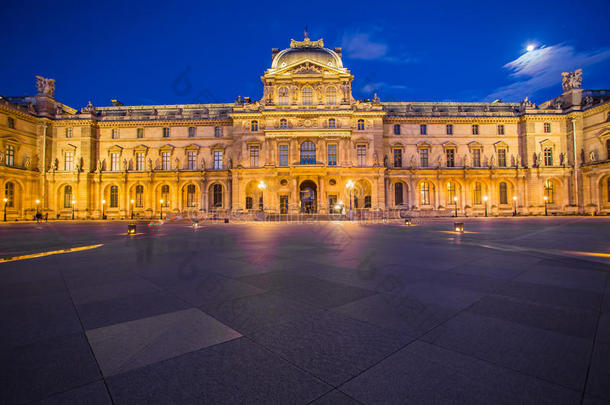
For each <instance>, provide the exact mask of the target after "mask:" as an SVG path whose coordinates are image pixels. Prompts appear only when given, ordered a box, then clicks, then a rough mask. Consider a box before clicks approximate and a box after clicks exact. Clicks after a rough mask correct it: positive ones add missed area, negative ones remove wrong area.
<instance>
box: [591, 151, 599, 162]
mask: <svg viewBox="0 0 610 405" xmlns="http://www.w3.org/2000/svg"><path fill="white" fill-rule="evenodd" d="M589 162H597V157H596V156H595V151H594V150H592V151H591V152H589Z"/></svg>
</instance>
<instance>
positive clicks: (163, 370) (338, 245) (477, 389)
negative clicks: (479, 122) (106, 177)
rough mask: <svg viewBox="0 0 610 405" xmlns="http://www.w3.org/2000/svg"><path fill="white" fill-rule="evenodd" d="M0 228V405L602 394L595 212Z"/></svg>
mask: <svg viewBox="0 0 610 405" xmlns="http://www.w3.org/2000/svg"><path fill="white" fill-rule="evenodd" d="M464 222H465V224H466V233H464V234H456V233H454V232H451V228H452V221H451V220H450V219H429V220H424V222H422V223H417V224H416V225H415V226H412V227H405V226H401V225H399V224H359V223H347V222H317V223H307V224H278V223H230V224H223V223H214V224H205V225H203V226H202V227H200V228H199V229H193V228H191V227H189V226H187V225H186V224H180V223H173V224H165V225H163V226H160V227H152V228H150V227H149V226H147V225H146V224H138V233H139V234H137V235H135V236H127V235H125V231H126V223H125V222H109V223H94V222H77V223H70V222H65V223H44V224H39V225H37V224H32V223H21V224H0V257H4V258H7V257H15V256H21V255H27V254H32V253H41V252H49V251H57V250H61V249H67V248H75V247H83V246H92V245H98V244H102V246H98V247H94V246H92V248H91V249H87V250H81V251H75V252H67V253H59V254H53V255H47V256H42V257H37V258H31V259H24V260H16V261H10V262H4V263H0V275H1V277H0V322H1V325H2V327H1V328H0V342H1V344H0V362H1V364H2V367H1V375H0V402H1V403H2V404H30V403H35V404H112V403H114V404H174V403H175V404H200V403H206V404H224V403H227V404H229V403H240V404H245V403H248V404H249V403H261V404H308V403H313V404H358V403H363V404H403V403H413V404H422V403H464V404H473V403H482V404H483V403H484V404H497V403H531V404H543V403H548V404H562V403H566V404H578V403H585V404H604V403H610V287H608V282H607V277H608V271H609V270H610V266H609V263H610V218H567V217H566V218H551V217H548V218H505V219H491V218H478V219H465V220H464Z"/></svg>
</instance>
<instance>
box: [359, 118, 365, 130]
mask: <svg viewBox="0 0 610 405" xmlns="http://www.w3.org/2000/svg"><path fill="white" fill-rule="evenodd" d="M358 131H364V120H363V119H360V120H358Z"/></svg>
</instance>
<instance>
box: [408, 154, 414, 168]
mask: <svg viewBox="0 0 610 405" xmlns="http://www.w3.org/2000/svg"><path fill="white" fill-rule="evenodd" d="M409 165H410V166H411V167H415V156H413V155H411V159H409Z"/></svg>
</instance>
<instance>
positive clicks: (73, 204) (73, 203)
mask: <svg viewBox="0 0 610 405" xmlns="http://www.w3.org/2000/svg"><path fill="white" fill-rule="evenodd" d="M75 205H76V200H72V220H74V206H75Z"/></svg>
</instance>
